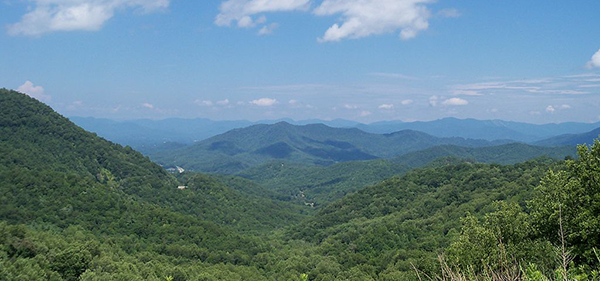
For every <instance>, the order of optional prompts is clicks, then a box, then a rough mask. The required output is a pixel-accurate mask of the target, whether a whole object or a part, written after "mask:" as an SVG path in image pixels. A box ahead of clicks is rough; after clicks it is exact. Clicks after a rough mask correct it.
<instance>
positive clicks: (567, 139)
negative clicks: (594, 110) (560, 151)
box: [535, 127, 600, 146]
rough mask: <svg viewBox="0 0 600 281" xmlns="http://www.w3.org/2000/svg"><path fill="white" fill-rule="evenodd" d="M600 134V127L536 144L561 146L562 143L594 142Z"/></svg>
mask: <svg viewBox="0 0 600 281" xmlns="http://www.w3.org/2000/svg"><path fill="white" fill-rule="evenodd" d="M598 136H600V127H599V128H597V129H595V130H593V131H590V132H587V133H583V134H565V135H560V136H556V137H552V138H548V139H545V140H542V141H538V142H536V143H535V144H536V145H541V146H560V145H571V146H573V145H578V144H590V145H591V144H593V143H594V140H595V139H597V138H598Z"/></svg>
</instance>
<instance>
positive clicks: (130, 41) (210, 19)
mask: <svg viewBox="0 0 600 281" xmlns="http://www.w3.org/2000/svg"><path fill="white" fill-rule="evenodd" d="M201 2H202V3H196V2H194V1H185V0H182V1H170V0H30V1H21V0H5V1H3V2H2V3H1V4H0V5H2V6H3V9H1V10H0V16H2V18H3V24H4V26H5V28H6V29H5V32H4V33H3V34H2V35H0V36H1V37H0V40H1V42H4V44H0V59H2V60H1V61H2V62H5V63H4V64H3V66H2V67H1V68H0V76H2V77H3V78H0V83H2V84H1V86H4V87H8V88H14V89H17V90H19V91H21V92H24V93H27V94H29V95H30V96H32V97H35V98H37V99H39V100H41V101H43V102H46V103H48V104H50V105H51V106H53V107H54V108H55V109H56V110H58V111H59V112H61V113H63V114H65V115H70V116H74V115H82V116H96V117H117V118H130V119H131V118H165V117H170V116H178V117H188V118H190V117H208V118H215V119H251V120H258V119H277V118H285V117H290V118H294V119H311V118H321V119H335V118H344V119H349V120H355V121H360V122H374V121H379V120H396V119H398V120H404V121H414V120H433V119H438V118H443V117H459V118H477V119H504V120H511V121H524V122H530V123H548V122H565V121H579V122H596V121H598V120H600V113H599V112H600V110H599V109H600V72H599V69H600V50H599V49H598V48H600V38H597V36H596V37H594V36H592V35H591V34H600V20H599V19H598V17H597V15H596V14H597V12H596V13H594V11H599V10H600V3H598V2H595V1H591V0H589V1H581V2H578V3H570V2H569V1H555V2H552V3H546V2H544V1H541V0H539V1H531V2H529V3H527V5H519V4H520V3H521V2H519V1H516V0H513V1H505V2H503V3H472V1H443V0H439V1H433V0H321V1H314V0H229V1H206V2H204V1H201ZM521 4H522V3H521ZM528 8H529V9H528ZM532 8H536V9H533V10H532ZM524 15H527V17H524ZM557 19H560V21H557ZM560 35H564V36H560ZM223 116H231V118H223Z"/></svg>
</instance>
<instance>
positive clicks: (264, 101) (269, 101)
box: [250, 98, 277, 106]
mask: <svg viewBox="0 0 600 281" xmlns="http://www.w3.org/2000/svg"><path fill="white" fill-rule="evenodd" d="M250 103H251V104H254V105H258V106H273V105H275V104H276V103H277V100H276V99H270V98H262V99H257V100H253V101H251V102H250Z"/></svg>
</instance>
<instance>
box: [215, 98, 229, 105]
mask: <svg viewBox="0 0 600 281" xmlns="http://www.w3.org/2000/svg"><path fill="white" fill-rule="evenodd" d="M217 104H218V105H222V106H225V105H228V104H229V99H224V100H220V101H217Z"/></svg>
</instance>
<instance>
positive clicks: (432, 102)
mask: <svg viewBox="0 0 600 281" xmlns="http://www.w3.org/2000/svg"><path fill="white" fill-rule="evenodd" d="M438 100H439V98H438V97H437V96H431V97H430V98H429V105H431V106H434V107H435V106H437V105H438Z"/></svg>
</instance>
